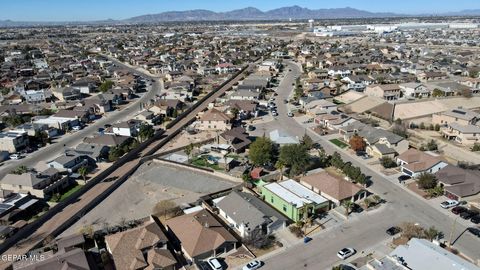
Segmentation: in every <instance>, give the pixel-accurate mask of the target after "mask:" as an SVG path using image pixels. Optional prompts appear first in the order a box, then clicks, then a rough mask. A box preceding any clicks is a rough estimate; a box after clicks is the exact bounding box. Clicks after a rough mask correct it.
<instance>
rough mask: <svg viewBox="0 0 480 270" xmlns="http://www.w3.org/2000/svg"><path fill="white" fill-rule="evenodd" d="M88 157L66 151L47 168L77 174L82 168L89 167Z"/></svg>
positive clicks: (48, 163)
mask: <svg viewBox="0 0 480 270" xmlns="http://www.w3.org/2000/svg"><path fill="white" fill-rule="evenodd" d="M89 163H90V162H89V158H88V156H84V155H80V154H78V153H76V152H71V151H66V152H65V153H64V154H62V155H60V156H58V157H57V158H55V159H54V160H51V161H48V162H47V166H48V167H50V168H55V169H57V170H58V171H60V172H69V173H72V172H76V171H77V170H78V169H79V168H81V167H84V166H85V167H86V166H88V165H89Z"/></svg>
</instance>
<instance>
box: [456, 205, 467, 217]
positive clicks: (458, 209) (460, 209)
mask: <svg viewBox="0 0 480 270" xmlns="http://www.w3.org/2000/svg"><path fill="white" fill-rule="evenodd" d="M465 211H467V208H465V207H463V206H455V207H454V208H452V213H454V214H455V215H458V214H461V213H463V212H465Z"/></svg>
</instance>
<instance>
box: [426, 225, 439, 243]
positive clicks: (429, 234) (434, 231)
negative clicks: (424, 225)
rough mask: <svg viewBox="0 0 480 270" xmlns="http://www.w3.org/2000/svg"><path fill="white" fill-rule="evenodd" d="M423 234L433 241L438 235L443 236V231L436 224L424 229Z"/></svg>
mask: <svg viewBox="0 0 480 270" xmlns="http://www.w3.org/2000/svg"><path fill="white" fill-rule="evenodd" d="M423 234H424V235H425V238H426V239H428V240H430V241H432V240H434V239H436V238H437V237H438V236H441V235H442V233H441V232H440V231H439V230H437V228H435V226H431V227H430V228H428V229H426V230H424V232H423Z"/></svg>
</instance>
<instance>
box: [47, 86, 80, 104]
mask: <svg viewBox="0 0 480 270" xmlns="http://www.w3.org/2000/svg"><path fill="white" fill-rule="evenodd" d="M52 94H53V95H54V96H55V97H56V98H58V99H59V100H60V101H68V100H79V99H80V98H81V97H82V93H81V92H80V90H79V89H77V88H73V87H60V88H54V89H53V90H52Z"/></svg>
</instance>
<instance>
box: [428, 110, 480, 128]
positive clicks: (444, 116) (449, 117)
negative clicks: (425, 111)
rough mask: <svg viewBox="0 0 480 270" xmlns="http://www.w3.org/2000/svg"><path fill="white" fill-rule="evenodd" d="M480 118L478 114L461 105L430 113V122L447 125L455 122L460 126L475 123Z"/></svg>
mask: <svg viewBox="0 0 480 270" xmlns="http://www.w3.org/2000/svg"><path fill="white" fill-rule="evenodd" d="M479 120H480V114H478V113H476V112H473V111H471V110H467V109H463V108H461V107H459V108H455V109H451V110H449V111H445V112H440V113H436V114H433V115H432V124H434V125H436V124H438V125H440V126H447V125H448V124H450V123H456V124H458V125H462V126H468V125H476V124H477V122H478V121H479Z"/></svg>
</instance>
